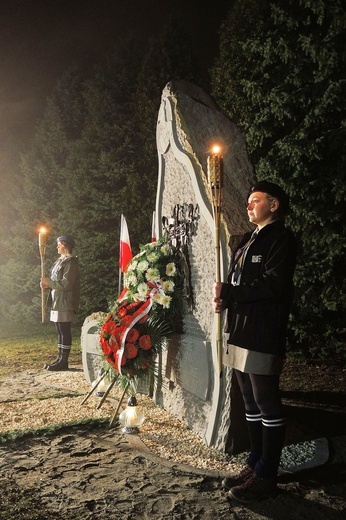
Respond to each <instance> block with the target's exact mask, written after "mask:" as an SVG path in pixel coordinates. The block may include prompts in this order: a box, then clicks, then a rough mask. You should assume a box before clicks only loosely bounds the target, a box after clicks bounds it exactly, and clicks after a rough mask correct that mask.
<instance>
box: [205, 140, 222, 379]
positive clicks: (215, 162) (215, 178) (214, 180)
mask: <svg viewBox="0 0 346 520" xmlns="http://www.w3.org/2000/svg"><path fill="white" fill-rule="evenodd" d="M220 151H221V148H220V146H218V145H215V146H214V147H213V148H212V155H209V156H208V163H207V165H208V182H209V187H210V192H211V198H212V204H213V215H214V224H215V264H216V272H215V278H216V279H215V281H216V282H221V279H220V277H221V275H220V221H221V206H222V196H223V158H222V156H221V155H219V154H220ZM215 319H216V320H217V321H216V333H217V336H216V346H217V356H218V364H219V374H220V377H221V375H222V328H221V314H220V313H217V314H216V317H215Z"/></svg>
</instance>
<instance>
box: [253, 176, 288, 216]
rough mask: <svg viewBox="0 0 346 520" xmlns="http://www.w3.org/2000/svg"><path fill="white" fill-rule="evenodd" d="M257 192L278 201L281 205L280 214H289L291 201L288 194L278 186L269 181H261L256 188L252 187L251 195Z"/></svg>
mask: <svg viewBox="0 0 346 520" xmlns="http://www.w3.org/2000/svg"><path fill="white" fill-rule="evenodd" d="M255 191H261V192H262V193H267V194H268V195H270V196H271V197H274V198H275V199H278V201H279V203H280V213H282V214H284V215H285V214H286V213H288V210H289V207H290V199H289V197H288V195H287V194H286V192H285V191H284V190H283V189H282V188H281V187H280V186H279V185H278V184H275V183H274V182H269V181H259V182H257V183H256V184H255V185H254V186H252V188H251V190H250V193H249V195H250V194H251V193H253V192H255Z"/></svg>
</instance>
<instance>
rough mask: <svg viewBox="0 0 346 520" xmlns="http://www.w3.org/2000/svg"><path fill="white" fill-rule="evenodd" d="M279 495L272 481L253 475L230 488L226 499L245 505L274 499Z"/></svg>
mask: <svg viewBox="0 0 346 520" xmlns="http://www.w3.org/2000/svg"><path fill="white" fill-rule="evenodd" d="M279 493H280V490H279V488H278V487H277V485H276V483H275V482H274V481H273V480H269V479H264V478H260V477H258V476H257V475H256V474H255V473H253V475H252V476H251V477H250V478H249V479H248V480H246V481H245V482H244V483H243V484H241V485H240V486H235V487H233V488H231V489H230V490H229V492H228V498H230V499H231V500H236V502H240V503H241V504H247V503H248V502H252V501H253V500H264V499H265V498H274V497H276V496H277V495H278V494H279Z"/></svg>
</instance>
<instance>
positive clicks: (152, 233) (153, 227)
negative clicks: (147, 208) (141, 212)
mask: <svg viewBox="0 0 346 520" xmlns="http://www.w3.org/2000/svg"><path fill="white" fill-rule="evenodd" d="M156 240H157V236H156V212H155V211H153V221H152V224H151V241H152V242H156Z"/></svg>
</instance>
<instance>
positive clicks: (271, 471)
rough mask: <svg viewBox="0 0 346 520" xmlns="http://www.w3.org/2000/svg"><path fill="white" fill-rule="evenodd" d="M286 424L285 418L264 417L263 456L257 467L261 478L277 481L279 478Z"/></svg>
mask: <svg viewBox="0 0 346 520" xmlns="http://www.w3.org/2000/svg"><path fill="white" fill-rule="evenodd" d="M285 424H286V421H285V418H284V417H262V436H263V445H262V456H261V458H260V459H259V461H258V462H257V464H256V466H255V473H256V475H258V476H259V477H261V478H265V479H271V480H275V479H276V477H277V474H278V468H279V463H280V457H281V452H282V447H283V444H284V439H285V431H286V427H285Z"/></svg>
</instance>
